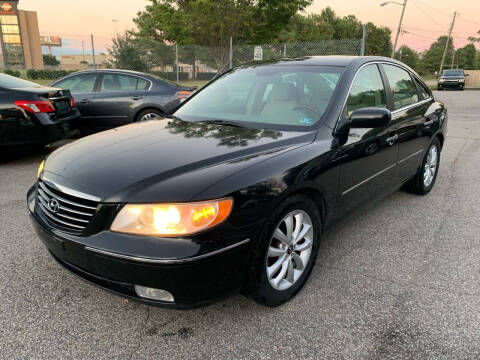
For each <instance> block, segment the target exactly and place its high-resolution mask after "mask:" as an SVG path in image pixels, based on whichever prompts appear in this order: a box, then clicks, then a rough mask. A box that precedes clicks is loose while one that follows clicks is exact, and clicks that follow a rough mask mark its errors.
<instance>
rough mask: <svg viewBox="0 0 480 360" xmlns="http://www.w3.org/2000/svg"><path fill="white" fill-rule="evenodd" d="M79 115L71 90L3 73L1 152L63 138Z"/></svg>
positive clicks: (0, 89) (0, 92)
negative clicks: (42, 84) (39, 83)
mask: <svg viewBox="0 0 480 360" xmlns="http://www.w3.org/2000/svg"><path fill="white" fill-rule="evenodd" d="M79 116H80V114H79V113H78V110H77V109H76V108H75V101H74V99H73V98H72V96H71V95H70V92H69V91H68V90H61V89H58V88H51V87H45V86H41V85H38V84H35V83H33V82H30V81H26V80H23V79H19V78H16V77H14V76H10V75H6V74H0V153H8V152H15V151H18V150H22V149H25V148H32V147H41V146H44V145H47V144H50V143H52V142H54V141H58V140H62V139H64V138H66V137H67V136H69V135H70V131H69V127H70V121H72V120H74V119H76V118H78V117H79Z"/></svg>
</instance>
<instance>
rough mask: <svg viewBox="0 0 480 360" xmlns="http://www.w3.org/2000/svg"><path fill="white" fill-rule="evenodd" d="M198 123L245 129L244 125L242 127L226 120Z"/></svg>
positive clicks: (201, 121)
mask: <svg viewBox="0 0 480 360" xmlns="http://www.w3.org/2000/svg"><path fill="white" fill-rule="evenodd" d="M195 122H198V123H204V124H214V125H225V126H232V127H245V126H243V125H240V124H239V123H236V122H233V121H226V120H213V119H212V120H200V121H195Z"/></svg>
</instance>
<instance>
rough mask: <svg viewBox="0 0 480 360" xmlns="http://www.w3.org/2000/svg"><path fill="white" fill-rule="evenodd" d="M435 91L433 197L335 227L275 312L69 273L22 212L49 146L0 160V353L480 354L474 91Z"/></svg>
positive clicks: (373, 210)
mask: <svg viewBox="0 0 480 360" xmlns="http://www.w3.org/2000/svg"><path fill="white" fill-rule="evenodd" d="M436 96H437V97H438V98H439V99H441V100H443V101H445V102H446V104H447V106H448V109H449V118H450V120H449V134H448V138H447V141H446V144H445V147H444V149H443V152H442V159H441V165H440V173H439V176H438V179H437V183H436V186H435V187H434V189H433V191H432V192H431V193H430V194H429V195H428V196H426V197H420V196H415V195H410V194H407V193H404V192H401V191H398V192H396V193H394V194H392V195H391V196H389V197H387V198H385V199H384V200H382V201H380V202H377V203H376V204H372V205H371V206H368V207H367V208H366V209H364V210H363V211H361V212H360V213H357V214H355V215H353V216H351V217H349V218H348V219H345V220H344V221H342V222H341V223H340V224H338V225H336V226H335V227H334V228H333V229H331V230H330V231H329V232H328V233H327V234H325V236H324V238H323V242H322V245H321V247H320V251H319V257H318V259H317V264H316V266H315V268H314V270H313V272H312V276H311V278H310V280H309V281H308V282H307V284H306V286H305V288H304V289H303V291H301V292H300V293H299V294H298V295H297V296H296V297H295V298H294V299H293V300H292V301H291V302H289V303H288V304H286V305H284V306H281V307H278V308H266V307H262V306H260V305H257V304H256V303H254V302H253V301H251V300H249V299H247V298H244V297H242V296H240V295H236V296H233V297H232V298H230V299H227V300H224V301H221V302H219V303H217V304H214V305H212V306H209V307H204V308H200V309H197V310H190V311H176V310H165V309H160V308H154V307H148V306H144V305H140V304H137V303H135V302H131V301H129V302H127V301H125V300H124V299H122V298H120V297H117V296H114V295H111V294H109V293H107V292H105V291H103V290H101V289H98V288H96V287H94V286H91V285H89V284H87V283H85V282H83V281H82V280H79V279H77V278H76V277H74V276H73V275H71V274H69V273H67V272H66V271H65V270H63V269H61V268H60V267H59V266H58V265H57V264H56V263H55V261H54V260H53V259H52V258H51V257H50V255H49V254H48V253H47V251H46V249H45V248H44V246H43V244H42V243H41V242H40V241H39V240H38V239H37V237H36V236H35V234H34V232H33V228H32V226H31V225H30V222H29V219H28V216H27V212H26V208H25V200H24V199H25V193H26V191H27V189H28V187H29V186H31V184H32V183H33V182H34V178H35V173H36V170H37V166H38V164H39V163H40V161H41V160H42V158H43V157H45V156H46V155H47V154H48V150H45V151H44V152H42V153H37V154H26V155H24V156H20V157H17V158H16V159H13V160H11V161H9V162H7V163H3V164H0V249H1V250H0V296H1V301H0V358H4V359H14V358H27V357H28V358H76V359H80V358H85V359H100V358H120V359H152V358H155V359H174V358H182V359H186V358H188V359H190V358H191V359H207V358H212V359H230V358H235V359H243V358H251V359H286V358H295V359H298V358H300V359H308V358H311V359H478V358H480V101H479V99H480V91H465V92H457V91H445V92H439V93H436ZM218 271H222V269H218Z"/></svg>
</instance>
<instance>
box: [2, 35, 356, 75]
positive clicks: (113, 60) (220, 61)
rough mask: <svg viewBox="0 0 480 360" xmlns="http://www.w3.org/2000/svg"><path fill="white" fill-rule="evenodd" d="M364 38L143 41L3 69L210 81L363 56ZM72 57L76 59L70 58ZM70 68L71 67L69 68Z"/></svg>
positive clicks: (46, 73) (32, 73)
mask: <svg viewBox="0 0 480 360" xmlns="http://www.w3.org/2000/svg"><path fill="white" fill-rule="evenodd" d="M361 53H362V39H345V40H324V41H318V42H297V43H289V44H264V45H231V46H229V47H205V46H197V45H182V46H180V45H178V46H177V45H169V44H166V43H163V42H152V41H149V42H139V44H138V46H132V47H131V48H126V49H123V51H121V52H117V54H115V55H114V54H110V55H109V54H107V55H106V56H105V55H102V56H103V57H102V61H99V55H97V56H96V57H95V58H96V59H97V61H95V63H94V62H93V57H92V56H91V55H90V56H89V55H86V56H84V57H80V56H78V58H79V59H81V61H80V60H79V61H78V64H73V63H72V60H71V59H70V62H69V63H68V64H63V63H61V64H60V65H59V66H58V67H57V69H44V70H32V69H19V70H13V69H10V70H8V69H7V70H3V72H6V73H9V74H11V75H14V76H20V77H22V78H26V79H30V80H34V81H35V80H47V79H48V80H53V79H56V78H58V77H61V76H64V75H66V74H69V73H71V72H73V71H76V70H87V69H101V68H118V69H124V70H135V71H141V72H147V73H151V74H154V75H157V76H160V77H162V78H165V79H168V80H171V81H175V82H184V81H198V82H203V81H208V80H210V79H212V78H213V77H214V76H215V75H216V74H218V73H219V72H223V71H225V70H227V69H228V68H230V67H231V66H237V65H241V64H244V63H250V62H254V61H269V60H276V59H282V58H298V57H304V56H315V55H361ZM69 58H74V57H73V56H70V57H69ZM67 65H68V66H67Z"/></svg>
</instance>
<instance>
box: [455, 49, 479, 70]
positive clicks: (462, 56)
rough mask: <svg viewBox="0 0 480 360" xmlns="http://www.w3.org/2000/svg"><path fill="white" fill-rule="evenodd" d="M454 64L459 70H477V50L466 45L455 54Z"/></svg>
mask: <svg viewBox="0 0 480 360" xmlns="http://www.w3.org/2000/svg"><path fill="white" fill-rule="evenodd" d="M455 62H456V64H457V67H458V68H460V69H468V70H474V69H476V68H477V49H476V48H475V45H473V44H468V45H466V46H464V47H463V48H460V49H458V50H457V51H456V52H455Z"/></svg>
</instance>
